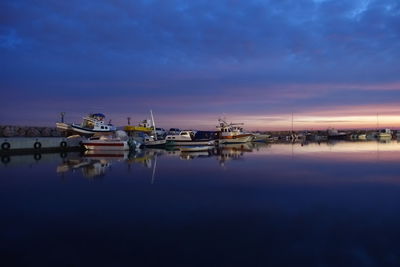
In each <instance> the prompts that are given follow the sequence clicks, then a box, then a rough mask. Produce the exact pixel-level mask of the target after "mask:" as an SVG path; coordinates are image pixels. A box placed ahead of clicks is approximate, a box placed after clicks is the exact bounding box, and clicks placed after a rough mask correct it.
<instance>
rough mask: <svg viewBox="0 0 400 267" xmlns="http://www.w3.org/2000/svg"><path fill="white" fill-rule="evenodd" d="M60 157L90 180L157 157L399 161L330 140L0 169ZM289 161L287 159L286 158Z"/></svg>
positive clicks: (382, 151) (392, 145) (73, 157)
mask: <svg viewBox="0 0 400 267" xmlns="http://www.w3.org/2000/svg"><path fill="white" fill-rule="evenodd" d="M58 156H59V157H60V158H61V163H60V164H59V165H58V166H57V167H56V172H57V173H68V172H75V171H77V170H81V172H82V174H83V176H84V177H87V178H93V177H96V176H103V175H104V174H105V173H106V172H107V171H108V170H109V169H110V166H111V165H112V164H115V163H125V164H127V165H128V167H130V166H131V165H132V164H140V165H142V166H144V167H146V168H153V167H154V161H155V158H156V157H171V156H172V157H176V158H179V159H181V160H195V159H201V158H214V159H215V160H216V161H217V162H218V163H219V165H220V166H221V167H225V165H226V163H227V162H229V161H234V160H241V159H244V158H246V157H247V158H252V157H260V156H263V157H273V156H288V157H290V158H292V159H293V158H295V157H300V158H308V159H309V160H321V159H325V160H335V161H364V162H368V161H369V162H376V161H399V156H400V143H399V142H397V141H391V140H385V141H379V142H376V141H361V142H346V141H331V142H323V143H316V142H307V143H281V144H268V143H246V144H227V145H221V146H218V147H215V148H214V149H211V150H208V151H196V152H187V151H180V150H179V149H172V150H164V149H144V150H139V151H130V152H128V151H101V152H97V151H86V152H84V153H83V154H80V153H61V154H43V155H42V154H34V155H23V156H3V158H2V163H3V166H13V165H21V164H32V163H35V164H38V163H39V162H40V161H43V162H46V161H49V160H54V159H57V158H58ZM286 160H288V159H286Z"/></svg>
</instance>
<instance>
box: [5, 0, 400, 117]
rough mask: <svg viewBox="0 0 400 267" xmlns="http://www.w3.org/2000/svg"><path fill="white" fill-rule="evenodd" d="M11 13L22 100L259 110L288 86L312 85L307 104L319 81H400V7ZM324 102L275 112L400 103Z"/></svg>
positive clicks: (179, 6) (13, 63) (303, 101)
mask: <svg viewBox="0 0 400 267" xmlns="http://www.w3.org/2000/svg"><path fill="white" fill-rule="evenodd" d="M0 10H1V11H0V12H1V14H0V15H1V16H0V57H1V60H2V62H5V64H1V66H0V71H1V72H0V79H1V81H2V84H1V86H2V89H4V90H5V91H6V92H7V94H9V96H10V97H14V98H15V99H17V98H18V97H19V96H20V95H29V96H30V97H31V98H34V97H35V96H41V97H48V98H51V97H65V98H68V99H72V98H74V97H76V95H77V94H79V95H81V96H84V97H87V96H90V95H92V94H94V93H97V94H103V95H104V96H107V97H112V96H113V95H114V96H115V95H117V96H118V97H121V96H126V97H135V96H141V97H148V96H152V97H154V98H157V97H171V96H172V97H174V96H175V97H177V98H179V97H182V96H188V95H194V96H202V97H203V98H204V100H205V102H207V100H208V101H210V102H212V100H213V99H215V98H218V97H221V95H222V96H225V97H227V98H229V97H236V96H242V97H245V101H244V103H250V104H243V105H241V106H240V108H242V109H247V110H252V109H254V107H255V106H257V105H255V104H254V103H253V102H258V101H259V99H258V98H257V95H260V94H261V95H263V96H267V95H268V94H269V93H270V94H273V95H276V94H277V93H278V92H279V91H280V90H281V89H280V88H285V85H286V84H293V83H296V84H304V87H303V88H297V89H295V90H293V91H292V92H291V93H292V94H293V93H298V94H299V93H300V95H301V92H302V91H304V92H308V91H307V86H308V85H310V84H317V83H331V84H332V83H333V84H334V83H357V84H369V83H387V82H396V81H398V80H399V78H398V71H399V70H400V66H399V62H398V58H400V36H399V33H400V2H399V1H397V0H375V1H372V0H371V1H367V0H353V1H349V0H335V1H333V0H325V1H323V0H319V1H316V0H314V1H312V0H281V1H259V0H257V1H256V0H253V1H235V0H221V1H205V0H203V1H200V0H199V1H184V0H169V1H164V0H143V1H139V0H138V1H124V0H119V1H102V0H96V1H78V0H72V1H48V0H42V1H18V0H17V1H15V0H13V1H2V2H1V3H0ZM243 90H244V91H245V92H246V93H247V94H243ZM285 90H286V89H285ZM285 90H283V91H285ZM286 93H287V90H286V91H285V92H284V94H283V95H285V94H286ZM314 93H315V94H316V96H312V95H309V97H307V98H298V99H297V101H296V99H293V100H291V99H288V98H285V97H282V99H281V100H280V102H279V101H278V100H277V101H276V103H275V106H274V105H271V106H270V108H269V109H268V110H272V109H274V108H277V107H279V106H282V105H288V104H289V105H291V106H294V107H296V106H297V108H298V109H301V108H304V107H306V106H309V105H314V106H316V105H324V104H335V103H336V104H338V105H340V104H342V103H344V104H346V105H348V104H351V103H354V104H368V103H371V102H374V101H383V102H384V101H386V100H388V99H390V100H391V101H393V98H396V97H398V96H400V95H399V90H394V91H392V92H391V93H390V94H387V93H385V95H383V96H382V95H381V91H380V90H375V91H374V92H369V93H368V94H359V95H358V96H356V95H355V94H356V93H355V92H353V91H347V90H332V91H331V92H330V93H329V94H326V93H321V94H319V91H318V89H315V90H314ZM346 93H348V94H349V97H347V98H346V97H344V96H343V94H346ZM248 96H251V97H250V98H249V97H248ZM229 102H230V101H227V105H225V106H224V105H222V104H221V107H222V106H224V108H227V109H229V105H228V104H229ZM251 103H253V104H251ZM82 104H84V103H83V102H82ZM246 105H247V106H246ZM259 105H260V106H261V105H262V103H260V104H259ZM236 109H237V106H236V107H233V108H231V110H236Z"/></svg>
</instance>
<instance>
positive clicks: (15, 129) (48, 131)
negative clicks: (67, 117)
mask: <svg viewBox="0 0 400 267" xmlns="http://www.w3.org/2000/svg"><path fill="white" fill-rule="evenodd" d="M61 136H62V134H61V133H60V132H59V131H57V129H56V128H55V127H37V126H14V125H3V126H1V125H0V137H61Z"/></svg>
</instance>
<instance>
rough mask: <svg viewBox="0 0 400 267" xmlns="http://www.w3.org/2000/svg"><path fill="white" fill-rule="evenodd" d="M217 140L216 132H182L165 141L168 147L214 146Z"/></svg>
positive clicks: (168, 136)
mask: <svg viewBox="0 0 400 267" xmlns="http://www.w3.org/2000/svg"><path fill="white" fill-rule="evenodd" d="M216 138H217V136H216V133H215V132H204V131H197V132H195V131H181V132H180V133H179V134H177V135H167V137H166V138H165V140H166V145H167V146H214V145H215V143H216V142H215V141H216Z"/></svg>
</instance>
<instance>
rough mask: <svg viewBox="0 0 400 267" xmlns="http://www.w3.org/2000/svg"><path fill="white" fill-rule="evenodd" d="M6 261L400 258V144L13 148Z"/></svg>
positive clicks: (345, 261) (2, 171)
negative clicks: (20, 152)
mask: <svg viewBox="0 0 400 267" xmlns="http://www.w3.org/2000/svg"><path fill="white" fill-rule="evenodd" d="M2 160H3V161H4V162H5V163H1V164H0V166H1V167H0V177H1V178H0V190H1V192H0V214H1V217H0V260H1V261H2V262H3V263H7V264H6V265H3V266H14V265H18V266H45V265H51V266H399V265H400V164H399V163H400V143H397V142H390V143H375V142H365V143H336V144H320V145H318V144H309V145H304V146H301V145H300V144H294V145H291V144H273V145H262V144H257V145H246V146H230V147H224V148H223V149H220V150H216V151H213V152H212V153H211V152H210V153H208V152H206V153H205V152H201V153H180V152H179V151H169V152H167V151H163V150H144V151H141V152H140V153H136V154H130V155H128V154H118V153H117V154H115V153H114V154H105V153H103V155H99V154H97V155H96V154H89V155H83V156H82V155H79V154H77V153H70V154H67V155H65V154H43V155H36V156H34V155H27V156H12V157H10V158H3V159H2Z"/></svg>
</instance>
